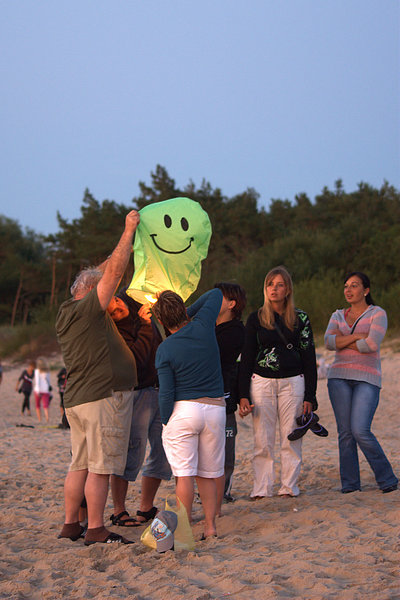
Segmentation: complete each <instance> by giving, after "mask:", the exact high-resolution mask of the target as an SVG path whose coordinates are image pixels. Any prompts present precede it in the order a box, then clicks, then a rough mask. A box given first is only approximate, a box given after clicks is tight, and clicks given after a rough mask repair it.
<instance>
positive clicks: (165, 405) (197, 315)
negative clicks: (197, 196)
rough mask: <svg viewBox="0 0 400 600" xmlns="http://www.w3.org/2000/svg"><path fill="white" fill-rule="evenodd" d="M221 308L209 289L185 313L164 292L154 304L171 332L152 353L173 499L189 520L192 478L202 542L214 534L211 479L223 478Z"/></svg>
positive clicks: (214, 494) (172, 294)
mask: <svg viewBox="0 0 400 600" xmlns="http://www.w3.org/2000/svg"><path fill="white" fill-rule="evenodd" d="M221 304H222V292H221V290H219V289H213V290H210V291H209V292H206V293H205V294H203V296H201V297H200V298H199V299H198V300H197V301H196V302H195V303H194V304H193V305H192V306H190V307H189V308H188V311H186V308H185V305H184V303H183V300H182V298H181V297H180V296H178V294H175V292H172V291H165V292H162V293H161V294H160V295H159V297H158V300H157V303H156V304H155V305H154V312H155V314H156V315H157V317H158V318H159V319H160V321H161V323H162V324H163V325H164V327H166V329H168V330H169V331H170V333H171V335H170V336H169V337H167V338H166V339H165V340H164V341H163V342H162V344H160V346H159V347H158V349H157V354H156V368H157V372H158V378H159V385H160V391H159V404H160V413H161V420H162V422H163V434H162V439H163V445H164V450H165V454H166V455H167V459H168V462H169V464H170V465H171V469H172V473H173V474H174V475H175V478H176V495H177V496H178V498H179V499H180V500H181V501H182V503H183V504H184V506H185V508H186V510H187V513H188V517H189V520H190V519H191V510H192V504H193V496H194V478H196V482H197V487H198V489H199V493H200V498H201V502H202V505H203V510H204V517H205V525H204V534H203V535H204V537H205V538H206V537H208V536H212V535H216V533H217V530H216V525H215V516H216V510H217V488H216V482H215V479H216V478H218V477H221V476H222V475H223V474H224V461H225V419H226V416H225V400H224V386H223V380H222V373H221V363H220V357H219V350H218V344H217V340H216V337H215V322H216V319H217V316H218V314H219V310H220V308H221ZM188 313H189V314H188ZM190 317H191V318H190Z"/></svg>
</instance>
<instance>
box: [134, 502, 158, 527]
mask: <svg viewBox="0 0 400 600" xmlns="http://www.w3.org/2000/svg"><path fill="white" fill-rule="evenodd" d="M157 512H158V508H157V507H156V506H153V508H151V509H150V510H137V511H136V515H137V516H138V517H143V518H144V521H136V522H137V523H139V525H143V524H144V523H147V522H148V521H152V520H153V519H154V517H155V516H156V514H157Z"/></svg>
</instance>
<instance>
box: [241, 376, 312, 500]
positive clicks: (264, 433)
mask: <svg viewBox="0 0 400 600" xmlns="http://www.w3.org/2000/svg"><path fill="white" fill-rule="evenodd" d="M250 396H251V400H252V404H254V408H253V412H252V415H253V433H254V457H253V476H254V482H253V491H252V492H251V496H252V497H254V496H272V494H273V485H274V480H275V470H274V460H275V455H274V446H275V433H276V424H277V421H278V422H279V433H280V450H281V486H280V489H279V491H278V495H283V494H290V495H291V496H298V495H299V493H300V490H299V488H298V486H297V480H298V478H299V475H300V468H301V444H302V439H301V438H300V439H299V440H295V441H294V442H291V441H289V440H288V439H287V436H288V435H289V433H291V432H292V431H293V429H295V428H296V427H297V423H296V417H299V416H300V415H301V414H302V412H303V401H304V376H303V375H296V376H295V377H285V378H283V379H269V378H266V377H260V375H256V374H253V375H252V378H251V387H250Z"/></svg>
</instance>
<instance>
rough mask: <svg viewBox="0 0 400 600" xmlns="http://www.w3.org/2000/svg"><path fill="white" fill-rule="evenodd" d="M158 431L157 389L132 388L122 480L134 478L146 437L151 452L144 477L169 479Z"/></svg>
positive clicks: (138, 468) (159, 423) (169, 469)
mask: <svg viewBox="0 0 400 600" xmlns="http://www.w3.org/2000/svg"><path fill="white" fill-rule="evenodd" d="M161 432H162V423H161V417H160V409H159V407H158V391H157V390H156V389H155V388H154V387H147V388H144V389H141V390H135V392H134V396H133V412H132V423H131V432H130V436H129V448H128V456H127V459H126V466H125V472H124V474H123V478H124V479H126V480H127V481H135V479H136V477H137V476H138V474H139V471H140V469H141V467H142V465H143V462H144V458H145V454H146V445H147V440H149V443H150V454H149V456H148V459H147V461H146V464H145V466H144V469H143V473H142V474H143V476H145V477H154V478H155V479H164V480H168V479H170V477H171V467H170V466H169V463H168V461H167V457H166V456H165V452H164V448H163V445H162V441H161Z"/></svg>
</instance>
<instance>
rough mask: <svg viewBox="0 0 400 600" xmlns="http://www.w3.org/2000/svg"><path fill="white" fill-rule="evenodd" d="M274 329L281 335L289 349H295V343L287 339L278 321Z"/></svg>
mask: <svg viewBox="0 0 400 600" xmlns="http://www.w3.org/2000/svg"><path fill="white" fill-rule="evenodd" d="M274 329H275V331H276V333H277V334H278V335H279V337H280V338H281V340H282V341H283V343H284V344H285V346H286V348H287V349H288V350H293V348H294V346H293V344H291V343H290V342H288V341H287V339H286V338H285V336H284V335H283V332H282V331H281V329H280V328H279V327H278V324H277V323H276V321H275V323H274Z"/></svg>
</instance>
